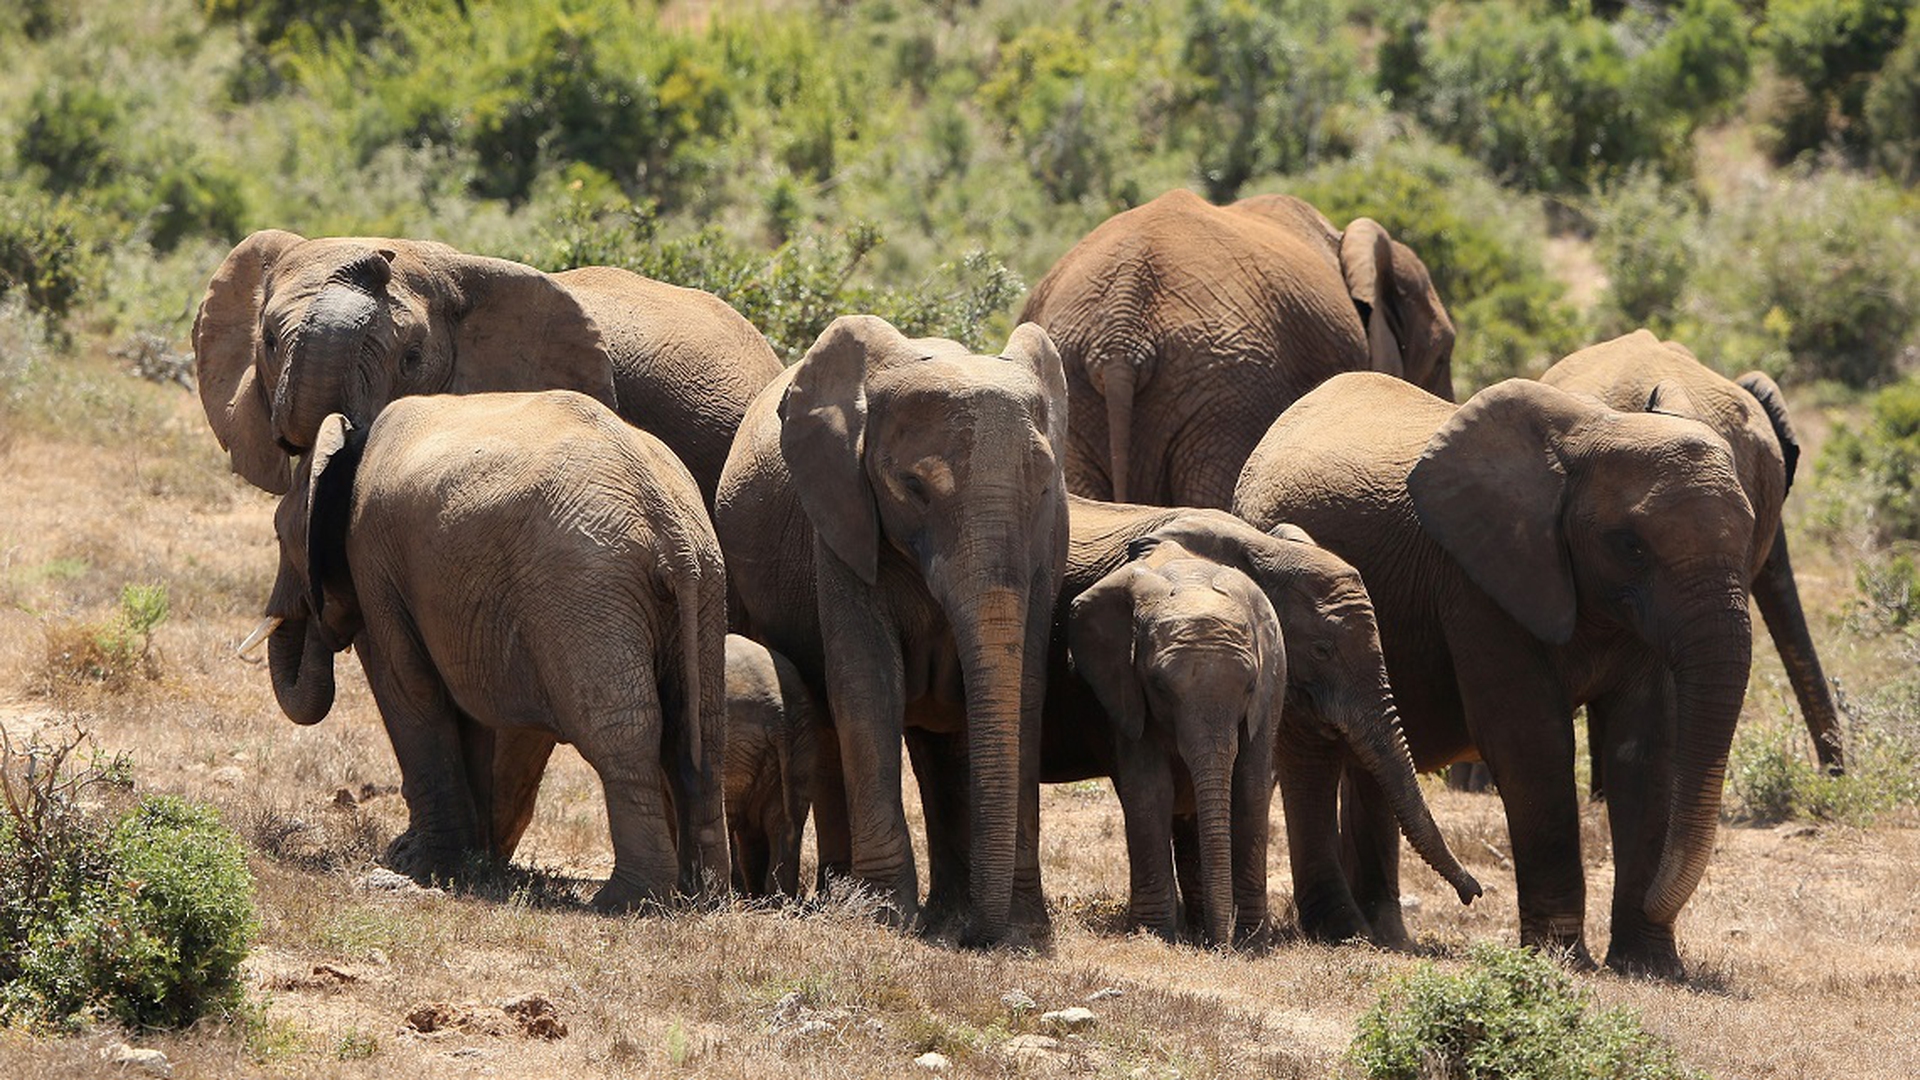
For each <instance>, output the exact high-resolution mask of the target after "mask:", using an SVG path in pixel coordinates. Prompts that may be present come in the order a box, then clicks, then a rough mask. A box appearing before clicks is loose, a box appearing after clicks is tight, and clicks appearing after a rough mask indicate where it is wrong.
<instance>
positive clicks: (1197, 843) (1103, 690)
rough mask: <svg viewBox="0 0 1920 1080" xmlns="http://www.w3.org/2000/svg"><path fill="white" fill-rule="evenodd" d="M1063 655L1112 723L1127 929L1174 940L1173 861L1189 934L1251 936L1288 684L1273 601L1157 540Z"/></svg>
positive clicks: (1086, 616) (1095, 596) (1076, 611)
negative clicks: (1127, 884) (1127, 886)
mask: <svg viewBox="0 0 1920 1080" xmlns="http://www.w3.org/2000/svg"><path fill="white" fill-rule="evenodd" d="M1067 644H1068V649H1069V652H1070V655H1071V657H1072V661H1073V664H1074V667H1075V669H1076V670H1077V671H1078V672H1079V673H1080V675H1081V677H1082V678H1084V679H1085V680H1086V682H1087V683H1088V684H1089V685H1091V686H1092V688H1093V690H1094V693H1095V694H1096V695H1097V696H1098V698H1099V700H1100V703H1101V704H1102V705H1103V706H1105V708H1106V712H1107V717H1108V721H1109V727H1110V729H1111V734H1112V738H1113V751H1112V752H1113V787H1114V791H1115V792H1116V793H1117V794H1118V795H1119V797H1120V808H1121V811H1122V813H1123V814H1124V815H1125V818H1126V830H1127V857H1128V862H1129V863H1130V864H1131V867H1132V888H1131V895H1130V897H1129V907H1130V909H1131V914H1132V918H1133V920H1134V921H1135V922H1137V923H1139V924H1141V925H1144V926H1146V927H1148V928H1150V929H1152V930H1155V931H1157V932H1158V933H1160V934H1161V935H1162V936H1163V937H1167V938H1172V937H1174V936H1175V935H1176V933H1177V930H1178V914H1177V912H1178V907H1179V905H1177V904H1176V902H1175V899H1174V891H1175V873H1174V867H1175V861H1176V859H1177V863H1178V884H1179V893H1180V898H1181V900H1183V901H1184V903H1185V908H1186V916H1187V922H1188V924H1189V925H1191V926H1193V927H1195V928H1197V929H1199V930H1201V931H1202V932H1203V933H1204V934H1205V936H1206V937H1207V938H1208V939H1209V940H1210V941H1212V942H1215V943H1218V944H1226V943H1228V942H1229V941H1230V940H1231V939H1232V938H1239V939H1244V938H1246V937H1247V936H1249V935H1251V934H1253V933H1255V932H1257V931H1258V930H1259V929H1260V928H1261V926H1262V925H1263V924H1264V923H1265V921H1266V915H1267V831H1268V826H1267V812H1268V805H1269V803H1270V801H1271V799H1272V795H1273V744H1274V736H1273V730H1274V724H1275V723H1276V722H1277V721H1278V718H1279V712H1280V707H1281V701H1282V699H1283V697H1284V696H1285V693H1286V686H1287V656H1286V649H1285V648H1284V646H1283V644H1282V641H1281V636H1280V623H1279V620H1278V618H1277V617H1276V616H1275V614H1274V610H1273V605H1272V603H1271V602H1270V601H1269V600H1268V599H1267V596H1266V594H1265V593H1264V592H1262V591H1261V590H1260V588H1259V587H1258V586H1257V585H1255V584H1254V582H1253V581H1252V580H1251V579H1250V578H1248V577H1247V576H1246V575H1245V574H1243V573H1241V572H1240V571H1239V570H1235V569H1233V568H1231V567H1227V566H1222V565H1221V564H1219V563H1216V562H1213V561H1211V560H1208V559H1203V558H1200V557H1199V556H1197V555H1194V554H1193V553H1192V552H1190V551H1188V550H1187V549H1186V548H1184V547H1181V546H1180V545H1179V544H1178V543H1175V542H1172V541H1166V542H1162V543H1160V544H1158V545H1156V546H1154V547H1153V548H1152V549H1151V550H1149V551H1147V552H1146V553H1144V554H1142V555H1140V556H1139V557H1138V558H1135V559H1133V560H1131V561H1129V562H1127V563H1125V564H1123V565H1122V566H1120V568H1119V569H1117V570H1114V571H1113V572H1112V573H1110V574H1108V575H1107V576H1106V577H1104V578H1102V579H1101V580H1100V581H1099V582H1097V583H1096V584H1094V585H1093V586H1092V587H1090V588H1088V589H1087V590H1086V591H1085V592H1083V593H1081V594H1080V596H1079V597H1077V598H1076V599H1075V600H1074V601H1073V605H1072V608H1071V609H1070V613H1069V615H1068V618H1067ZM1170 847H1171V851H1172V856H1173V857H1171V858H1170V856H1169V849H1170ZM1230 932H1231V938H1230V936H1229V933H1230Z"/></svg>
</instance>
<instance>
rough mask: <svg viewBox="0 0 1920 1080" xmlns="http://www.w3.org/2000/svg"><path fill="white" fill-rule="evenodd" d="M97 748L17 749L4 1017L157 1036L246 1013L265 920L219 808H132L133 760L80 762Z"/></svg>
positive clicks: (3, 936)
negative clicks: (243, 983)
mask: <svg viewBox="0 0 1920 1080" xmlns="http://www.w3.org/2000/svg"><path fill="white" fill-rule="evenodd" d="M3 734H4V733H0V741H3ZM85 743H86V738H85V736H84V735H81V734H79V733H75V734H74V735H73V736H72V737H71V738H70V739H67V740H65V741H60V742H55V743H51V744H49V743H42V742H39V741H37V740H36V741H35V742H33V743H30V744H29V745H28V746H27V748H26V749H25V750H24V751H16V750H15V749H14V748H13V747H12V745H11V743H6V744H5V746H4V760H3V761H0V794H4V807H0V1018H3V1019H5V1020H7V1021H10V1022H25V1023H29V1024H46V1025H50V1026H54V1027H58V1028H67V1029H73V1028H77V1027H80V1026H82V1025H83V1024H85V1023H87V1022H88V1021H91V1020H95V1019H102V1018H111V1019H113V1020H116V1021H118V1022H120V1023H122V1024H126V1025H129V1026H132V1027H142V1028H146V1027H184V1026H185V1025H187V1024H190V1023H192V1022H193V1021H195V1020H197V1019H199V1018H200V1017H202V1016H206V1015H210V1014H221V1013H229V1014H230V1013H233V1012H234V1011H235V1010H237V1009H238V1008H239V1006H240V1005H241V1004H242V1000H243V999H242V994H241V987H240V982H239V970H240V962H241V960H243V959H244V958H245V957H246V953H247V947H248V944H249V943H250V941H251V939H252V936H253V932H254V925H255V923H254V915H253V902H252V891H253V878H252V876H251V875H250V874H249V873H248V871H247V863H246V855H245V852H244V851H243V849H242V848H241V846H240V843H239V841H238V840H237V839H236V838H235V837H234V836H233V834H232V833H230V832H228V831H227V830H226V829H225V828H224V827H223V826H222V825H221V824H220V821H219V818H218V817H217V816H216V815H215V814H214V812H213V810H212V809H210V808H208V807H205V806H200V805H196V804H193V803H188V802H185V801H183V800H180V799H176V798H171V797H157V798H147V799H140V800H137V801H135V800H133V799H132V797H131V789H132V780H131V775H130V766H129V763H128V761H127V759H126V758H125V757H124V756H117V757H111V758H109V757H104V756H103V755H101V754H99V753H98V752H94V753H92V754H91V755H90V756H89V757H88V758H87V759H86V760H85V762H84V763H78V762H79V761H80V759H79V757H78V754H77V751H78V750H79V749H80V747H81V746H82V745H84V744H85Z"/></svg>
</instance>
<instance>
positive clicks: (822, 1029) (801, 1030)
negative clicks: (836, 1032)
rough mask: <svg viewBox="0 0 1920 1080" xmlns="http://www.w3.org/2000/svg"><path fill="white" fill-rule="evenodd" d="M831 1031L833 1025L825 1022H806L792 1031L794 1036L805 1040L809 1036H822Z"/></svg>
mask: <svg viewBox="0 0 1920 1080" xmlns="http://www.w3.org/2000/svg"><path fill="white" fill-rule="evenodd" d="M832 1030H833V1025H832V1024H829V1023H827V1022H826V1021H825V1020H807V1021H804V1022H803V1023H801V1024H800V1025H798V1026H797V1027H795V1028H794V1029H793V1033H794V1034H795V1035H799V1036H801V1037H802V1038H805V1037H806V1036H809V1035H824V1034H826V1033H827V1032H829V1031H832Z"/></svg>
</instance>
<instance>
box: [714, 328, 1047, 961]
mask: <svg viewBox="0 0 1920 1080" xmlns="http://www.w3.org/2000/svg"><path fill="white" fill-rule="evenodd" d="M1066 423H1067V396H1066V385H1065V378H1064V376H1063V375H1062V373H1061V370H1060V358H1059V355H1058V354H1057V353H1056V352H1055V351H1054V348H1053V344H1052V342H1051V341H1049V340H1048V338H1047V335H1046V333H1045V332H1044V331H1042V330H1041V329H1040V328H1039V327H1037V326H1032V325H1023V326H1020V327H1018V328H1017V329H1015V330H1014V332H1013V335H1012V336H1011V337H1010V338H1009V339H1008V341H1007V345H1006V348H1005V350H1004V351H1003V352H1002V354H1001V355H999V356H975V355H972V354H971V353H970V352H969V350H967V349H966V348H964V347H962V346H960V345H958V344H956V343H954V342H951V341H946V340H941V339H909V338H907V337H906V336H905V335H903V334H901V333H900V332H899V331H898V330H897V329H895V328H894V327H893V326H891V325H889V324H888V323H887V322H886V321H884V320H882V319H879V318H877V317H874V316H871V315H861V316H845V317H842V318H839V319H836V320H834V322H833V324H832V325H830V326H828V327H827V329H826V331H825V332H824V333H822V334H821V335H820V338H819V340H818V341H816V342H815V343H814V345H813V347H812V348H811V349H809V350H808V352H807V355H806V356H805V357H804V358H803V359H802V360H801V361H800V362H799V363H797V364H795V365H794V366H793V367H791V368H789V369H787V371H786V372H785V373H783V374H782V375H781V376H780V377H779V378H778V379H775V380H774V381H773V383H772V384H771V385H769V386H768V387H767V389H766V390H765V391H763V392H762V393H761V394H760V396H759V397H758V398H756V399H755V400H754V402H753V404H752V406H751V407H750V408H749V409H748V411H747V416H746V419H745V420H744V421H743V422H742V424H741V427H740V432H739V434H738V435H737V436H736V437H735V439H734V445H733V452H732V454H731V456H730V457H729V458H728V460H727V466H726V469H725V470H724V471H723V473H722V474H721V480H720V491H719V498H718V500H717V502H716V506H715V521H716V523H717V525H718V528H719V533H720V540H721V544H722V545H723V547H724V548H725V550H726V556H727V568H728V572H729V574H730V575H731V576H732V579H733V584H734V586H735V589H736V591H737V594H738V596H739V597H740V599H741V601H742V603H743V605H744V608H745V614H746V623H747V628H748V633H749V634H750V635H751V636H753V637H754V638H756V639H757V640H760V641H763V642H765V643H766V644H767V645H768V646H769V647H771V648H773V649H774V650H776V651H778V652H780V653H781V654H783V655H785V656H786V657H787V658H788V659H790V660H792V661H793V662H794V665H795V666H796V667H797V668H799V670H800V673H801V675H802V677H803V678H804V679H805V680H806V682H807V683H808V685H809V687H810V688H811V689H813V690H814V691H815V693H817V694H818V695H819V696H820V697H821V699H822V700H824V701H825V702H826V705H827V709H828V712H829V714H830V717H831V723H832V725H833V728H834V736H833V737H831V738H827V737H823V738H822V740H821V745H820V747H819V748H818V749H819V777H820V780H819V783H818V784H816V792H815V798H814V806H813V811H814V829H815V834H816V836H817V837H818V840H819V845H820V859H821V870H822V875H823V878H824V877H827V876H831V875H842V876H844V875H847V874H849V873H850V874H851V875H853V876H854V877H856V878H858V879H859V880H860V881H861V882H864V883H865V884H866V885H868V886H869V887H871V888H872V889H873V890H874V891H875V892H876V893H877V894H878V895H879V896H880V898H881V899H882V900H883V901H884V903H885V905H886V909H887V910H888V911H890V912H891V913H892V916H893V917H894V918H896V919H898V920H900V921H902V922H904V923H907V924H913V923H915V922H916V921H920V922H921V923H922V925H924V926H925V927H927V928H929V929H933V930H941V929H944V928H952V929H955V930H956V931H957V932H958V936H959V937H960V939H961V940H962V941H964V942H969V943H991V942H998V941H1005V940H1009V939H1010V938H1012V937H1015V936H1017V935H1019V934H1026V933H1029V932H1031V931H1037V930H1043V928H1044V925H1045V922H1046V910H1045V905H1044V903H1043V902H1042V900H1041V897H1040V892H1039V861H1038V850H1037V842H1038V832H1039V789H1038V787H1037V784H1038V768H1039V753H1038V752H1039V734H1040V706H1041V695H1042V693H1043V690H1044V687H1045V679H1046V650H1047V644H1048V634H1049V629H1050V627H1051V622H1052V612H1053V603H1054V595H1055V593H1056V591H1057V590H1058V588H1059V582H1060V573H1061V567H1062V566H1063V564H1064V563H1065V561H1066V544H1067V521H1066V495H1065V489H1064V485H1063V483H1062V479H1061V473H1060V463H1059V460H1058V457H1057V456H1056V447H1058V446H1059V445H1061V443H1062V441H1063V440H1064V439H1065V437H1066ZM903 734H904V736H905V740H906V744H907V748H908V750H909V751H910V753H911V755H912V759H913V767H914V774H915V776H916V778H917V779H918V780H919V783H920V790H921V804H922V807H923V809H924V811H925V815H926V827H927V844H928V851H929V858H930V871H931V873H930V881H929V885H930V889H929V895H928V898H927V912H926V918H925V919H924V920H922V919H920V903H919V885H918V877H917V874H916V872H915V867H914V858H913V849H912V847H911V845H910V844H909V842H908V836H907V820H906V810H905V807H904V804H903V802H902V799H901V793H900V785H901V780H902V775H901V764H902V763H901V753H900V745H901V739H902V736H903Z"/></svg>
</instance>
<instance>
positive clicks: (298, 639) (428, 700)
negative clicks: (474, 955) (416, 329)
mask: <svg viewBox="0 0 1920 1080" xmlns="http://www.w3.org/2000/svg"><path fill="white" fill-rule="evenodd" d="M274 525H275V529H276V531H277V533H278V534H279V540H280V555H281V559H280V569H279V574H278V576H277V578H276V580H275V582H274V586H273V593H272V595H271V597H270V598H269V600H268V602H267V612H266V613H267V618H266V619H265V620H264V621H263V622H262V624H261V626H260V627H259V628H258V629H257V630H256V631H255V632H254V634H253V635H252V636H251V637H250V638H249V639H248V641H247V642H246V643H245V644H244V645H243V646H242V651H243V652H245V651H247V650H250V649H251V648H253V647H256V646H257V645H258V644H259V642H260V641H261V640H262V639H263V638H264V639H265V640H266V642H267V650H268V662H269V668H270V672H271V675H272V679H273V690H274V694H275V696H276V698H277V699H278V701H279V703H280V707H281V709H282V710H283V711H285V712H286V714H287V716H288V717H289V718H291V719H292V720H293V721H294V722H295V723H298V724H314V723H318V722H319V721H320V720H322V719H324V718H325V717H326V715H327V713H328V712H329V710H330V709H331V708H332V705H333V697H334V672H333V658H334V654H335V653H336V652H339V651H341V650H343V649H346V648H348V647H349V646H352V647H353V648H354V650H355V651H356V652H358V653H359V655H360V665H361V667H362V669H363V670H364V671H365V672H366V677H367V683H368V686H369V687H370V688H371V689H372V691H373V697H374V702H375V703H376V704H377V705H378V707H379V709H380V716H381V719H382V721H383V722H384V724H385V726H386V730H387V735H388V738H389V739H390V740H391V742H392V744H393V751H394V757H395V758H396V759H397V760H398V762H399V766H400V774H401V787H400V791H401V796H402V797H403V798H404V799H405V801H406V805H407V812H408V816H409V819H410V820H409V823H408V826H407V829H406V831H405V832H403V833H402V834H401V835H400V836H399V837H398V838H397V839H396V840H395V841H394V842H393V844H392V845H391V846H389V847H388V849H387V852H386V856H385V861H386V862H387V864H388V865H389V866H391V867H393V868H394V869H397V870H401V871H403V872H405V873H408V874H410V875H413V876H414V877H416V878H419V879H422V880H425V879H430V878H433V877H444V876H452V875H454V874H456V873H457V872H458V871H459V869H460V868H461V866H462V864H463V863H464V862H465V861H466V860H467V859H469V858H471V857H472V856H474V855H476V854H477V855H483V856H490V857H493V858H505V857H507V856H509V855H511V854H512V851H513V848H514V846H515V845H516V844H517V843H518V841H519V839H520V836H521V834H522V833H523V832H524V831H525V829H526V827H527V823H528V821H529V820H530V819H531V817H532V811H533V802H534V797H535V795H536V793H537V791H538V788H539V783H540V774H541V771H542V770H543V768H544V767H545V765H546V761H547V756H548V754H549V753H550V752H551V751H552V749H553V746H554V744H555V743H556V742H561V741H564V742H568V743H571V744H573V745H574V746H575V747H577V748H578V749H579V751H580V754H581V756H582V757H583V758H585V759H586V761H587V763H588V764H589V765H591V766H592V767H593V768H594V770H595V772H597V773H598V774H599V776H600V781H601V785H602V787H603V789H604V793H605V796H606V800H607V817H608V821H609V825H610V828H611V832H612V838H613V849H614V868H613V874H612V876H611V877H610V878H609V879H608V881H607V883H606V885H605V886H604V887H603V888H601V889H600V891H599V892H598V894H597V895H596V896H595V897H594V904H595V906H597V907H599V908H602V909H621V908H628V907H632V906H635V905H637V904H641V903H643V902H649V901H660V900H664V899H666V898H668V897H669V896H670V895H671V894H672V893H673V891H674V890H675V889H676V888H677V889H678V890H679V891H680V892H682V893H685V894H688V895H695V896H698V895H702V894H704V893H706V892H708V891H709V890H710V888H711V886H712V885H713V883H714V882H715V881H718V880H719V875H720V874H722V873H724V869H723V868H725V867H726V866H727V864H728V860H727V840H726V828H725V822H724V820H723V815H722V809H721V800H722V791H721V763H722V761H723V757H724V754H725V750H726V700H725V692H726V691H725V669H724V664H725V659H726V654H725V649H726V644H725V637H726V616H727V607H726V590H725V574H724V570H723V567H722V563H721V558H720V546H719V542H718V540H717V539H716V538H715V536H714V534H713V526H712V524H711V523H710V522H709V520H708V518H707V514H706V512H705V509H704V507H703V505H702V503H701V500H700V491H699V488H698V487H697V486H696V485H695V484H694V481H693V476H692V474H691V473H689V472H688V471H687V469H686V467H685V466H684V465H683V464H681V462H680V460H679V459H678V458H676V457H675V456H674V455H673V452H672V451H670V450H669V449H667V447H666V445H665V444H664V443H662V442H660V440H658V439H655V438H654V437H652V436H651V435H648V434H646V433H645V432H643V431H640V430H638V429H636V428H633V427H630V426H629V425H627V424H626V423H624V422H623V421H621V420H620V418H619V417H617V416H615V415H614V414H613V413H612V412H611V411H610V410H608V409H607V408H606V407H605V406H603V405H601V404H600V403H599V402H596V401H595V400H593V399H592V398H590V397H587V396H585V395H583V394H579V393H576V392H574V391H571V390H561V391H548V392H544V393H535V394H519V393H505V394H475V395H470V396H444V395H442V396H422V397H408V398H403V399H401V400H399V401H396V402H394V403H393V404H392V405H390V406H388V407H387V408H386V409H385V410H383V411H382V412H381V414H380V417H379V419H377V420H376V421H374V423H373V426H372V427H371V428H370V429H359V428H356V427H354V426H353V425H352V424H351V423H350V422H349V421H348V420H347V418H346V417H344V416H342V415H340V414H338V413H336V414H333V415H331V416H329V417H327V418H325V419H324V420H323V421H322V422H321V423H320V426H319V428H318V429H317V430H316V433H315V437H314V442H313V445H312V446H310V447H308V448H307V452H306V454H305V455H304V460H303V468H302V469H301V470H300V471H299V472H298V473H297V474H296V476H295V477H294V481H293V485H292V487H291V488H290V489H289V491H288V492H287V494H286V495H285V496H284V497H283V498H282V499H281V500H280V505H279V508H278V511H277V512H276V514H275V518H274Z"/></svg>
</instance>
